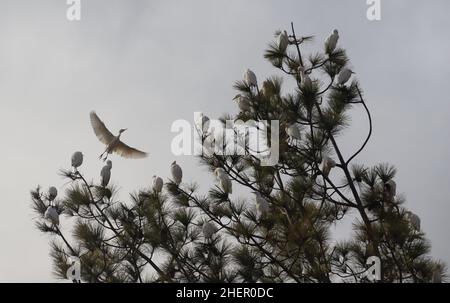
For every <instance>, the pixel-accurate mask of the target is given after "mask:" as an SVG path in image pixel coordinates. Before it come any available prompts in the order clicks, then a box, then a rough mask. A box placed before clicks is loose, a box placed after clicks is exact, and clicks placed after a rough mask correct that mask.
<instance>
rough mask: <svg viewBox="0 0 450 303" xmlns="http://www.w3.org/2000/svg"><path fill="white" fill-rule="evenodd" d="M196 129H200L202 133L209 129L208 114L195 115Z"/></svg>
mask: <svg viewBox="0 0 450 303" xmlns="http://www.w3.org/2000/svg"><path fill="white" fill-rule="evenodd" d="M195 124H196V126H197V129H198V130H201V131H202V132H203V133H206V132H207V131H208V130H209V124H210V120H209V117H208V116H205V115H203V113H200V115H199V116H198V117H197V121H195Z"/></svg>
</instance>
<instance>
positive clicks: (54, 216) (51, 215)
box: [44, 206, 59, 225]
mask: <svg viewBox="0 0 450 303" xmlns="http://www.w3.org/2000/svg"><path fill="white" fill-rule="evenodd" d="M44 219H46V220H48V221H50V222H51V223H52V224H54V225H59V214H58V211H56V208H55V207H53V206H49V207H47V210H46V211H45V213H44Z"/></svg>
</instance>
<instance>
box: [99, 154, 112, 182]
mask: <svg viewBox="0 0 450 303" xmlns="http://www.w3.org/2000/svg"><path fill="white" fill-rule="evenodd" d="M111 168H112V162H111V160H108V161H106V165H105V166H103V168H102V170H101V171H100V177H102V186H103V187H106V186H107V185H108V183H109V180H110V179H111Z"/></svg>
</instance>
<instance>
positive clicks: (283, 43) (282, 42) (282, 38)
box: [277, 31, 289, 53]
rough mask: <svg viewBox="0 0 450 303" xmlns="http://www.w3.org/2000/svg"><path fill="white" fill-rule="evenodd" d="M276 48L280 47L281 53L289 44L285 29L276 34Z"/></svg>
mask: <svg viewBox="0 0 450 303" xmlns="http://www.w3.org/2000/svg"><path fill="white" fill-rule="evenodd" d="M277 44H278V48H279V49H280V51H281V52H282V53H284V52H286V49H287V47H288V45H289V37H288V34H287V32H286V31H282V32H281V33H280V34H279V35H278V41H277Z"/></svg>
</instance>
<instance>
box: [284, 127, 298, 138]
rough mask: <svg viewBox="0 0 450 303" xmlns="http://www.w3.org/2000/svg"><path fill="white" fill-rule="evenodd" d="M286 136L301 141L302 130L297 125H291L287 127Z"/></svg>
mask: <svg viewBox="0 0 450 303" xmlns="http://www.w3.org/2000/svg"><path fill="white" fill-rule="evenodd" d="M286 134H287V135H288V136H289V137H290V138H291V139H292V140H300V138H301V133H300V129H299V128H298V126H297V124H291V125H289V126H288V127H286Z"/></svg>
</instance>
